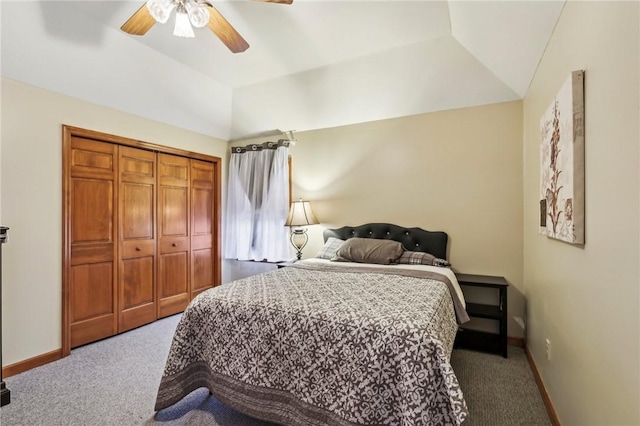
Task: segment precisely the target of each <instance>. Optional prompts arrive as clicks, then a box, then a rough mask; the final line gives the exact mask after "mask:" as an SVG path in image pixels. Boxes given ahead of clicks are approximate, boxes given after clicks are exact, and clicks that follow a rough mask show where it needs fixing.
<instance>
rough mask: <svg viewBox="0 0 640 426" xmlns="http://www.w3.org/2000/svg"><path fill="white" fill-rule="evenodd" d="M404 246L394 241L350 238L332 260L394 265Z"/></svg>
mask: <svg viewBox="0 0 640 426" xmlns="http://www.w3.org/2000/svg"><path fill="white" fill-rule="evenodd" d="M403 250H404V249H403V248H402V244H401V243H399V242H398V241H392V240H378V239H375V238H350V239H348V240H347V241H345V242H344V244H342V246H340V248H339V249H338V251H337V252H336V255H335V256H334V257H332V258H331V260H333V261H337V262H358V263H377V264H380V265H389V264H391V263H394V262H395V260H396V259H397V258H398V257H400V255H401V254H402V252H403Z"/></svg>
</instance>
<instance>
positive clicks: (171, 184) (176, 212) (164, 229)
mask: <svg viewBox="0 0 640 426" xmlns="http://www.w3.org/2000/svg"><path fill="white" fill-rule="evenodd" d="M158 237H159V244H158V253H159V267H158V295H159V296H158V297H159V304H158V317H165V316H168V315H173V314H175V313H178V312H181V311H183V310H184V308H186V307H187V304H188V303H189V301H190V300H191V297H190V292H189V287H190V284H189V277H190V265H189V259H190V252H191V241H190V200H189V159H188V158H184V157H179V156H175V155H168V154H158Z"/></svg>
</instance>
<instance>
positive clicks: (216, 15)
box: [207, 4, 249, 53]
mask: <svg viewBox="0 0 640 426" xmlns="http://www.w3.org/2000/svg"><path fill="white" fill-rule="evenodd" d="M207 7H208V8H209V28H210V29H211V31H213V33H214V34H215V35H217V36H218V38H219V39H220V40H221V41H222V42H223V43H224V44H225V46H227V47H228V48H229V50H231V51H232V52H233V53H240V52H244V51H245V50H247V49H248V48H249V43H247V42H246V40H245V39H243V38H242V36H241V35H240V34H239V33H238V32H237V31H236V30H235V29H234V28H233V27H232V26H231V24H230V23H229V22H228V21H227V20H226V19H224V17H223V16H222V15H221V14H220V12H218V11H217V10H216V8H215V7H213V6H212V5H211V4H207Z"/></svg>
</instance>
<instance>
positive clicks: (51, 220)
mask: <svg viewBox="0 0 640 426" xmlns="http://www.w3.org/2000/svg"><path fill="white" fill-rule="evenodd" d="M1 118H2V164H1V175H2V179H1V182H2V187H1V197H2V221H3V225H5V226H9V227H10V228H11V229H10V231H9V243H7V244H5V245H4V246H3V252H2V255H3V268H2V275H3V281H2V284H3V288H2V308H3V309H2V328H3V335H2V338H3V345H2V351H3V357H2V361H3V364H4V365H5V366H6V365H9V364H13V363H15V362H18V361H23V360H25V359H28V358H31V357H34V356H37V355H41V354H44V353H47V352H50V351H53V350H56V349H59V348H60V347H61V329H62V317H61V305H62V284H61V281H62V277H61V274H62V272H61V271H62V257H61V247H62V235H61V234H62V230H61V223H62V193H61V188H62V125H63V124H68V125H72V126H77V127H83V128H87V129H91V130H96V131H100V132H105V133H110V134H114V135H119V136H124V137H128V138H133V139H138V140H142V141H146V142H152V143H156V144H160V145H166V146H171V147H176V148H181V149H186V150H189V151H194V152H200V153H203V154H208V155H213V156H217V157H222V158H223V161H222V163H223V167H225V168H226V160H225V158H226V150H227V143H226V142H225V141H222V140H219V139H215V138H212V137H208V136H204V135H200V134H196V133H193V132H189V131H186V130H182V129H179V128H176V127H172V126H168V125H165V124H162V123H159V122H155V121H151V120H148V119H144V118H140V117H137V116H133V115H130V114H126V113H122V112H119V111H115V110H112V109H109V108H104V107H100V106H97V105H94V104H91V103H88V102H84V101H80V100H77V99H73V98H70V97H67V96H63V95H60V94H57V93H54V92H51V91H46V90H42V89H38V88H35V87H31V86H27V85H25V84H22V83H17V82H15V81H12V80H7V79H2V116H1Z"/></svg>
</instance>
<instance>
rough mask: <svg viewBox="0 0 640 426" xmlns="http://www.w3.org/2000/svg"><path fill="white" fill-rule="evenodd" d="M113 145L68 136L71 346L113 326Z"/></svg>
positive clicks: (108, 331)
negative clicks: (69, 138)
mask: <svg viewBox="0 0 640 426" xmlns="http://www.w3.org/2000/svg"><path fill="white" fill-rule="evenodd" d="M117 152H118V148H117V146H115V145H112V144H109V143H104V142H98V141H95V140H91V139H87V138H82V137H72V138H71V140H70V146H69V163H68V167H69V169H68V170H67V172H68V203H69V209H68V217H69V226H68V234H67V235H68V242H69V246H70V247H69V252H68V253H69V256H70V257H69V261H68V264H69V267H70V268H69V281H68V298H69V299H68V303H69V329H70V343H71V346H72V347H75V346H79V345H83V344H85V343H88V342H92V341H95V340H98V339H102V338H105V337H108V336H112V335H114V334H115V333H116V330H117V316H116V311H117V301H116V297H117V296H116V294H117V293H116V283H115V276H116V273H117V270H116V253H117V244H116V241H117V239H116V235H115V229H116V223H117V212H116V209H115V205H116V199H117V186H116V177H117Z"/></svg>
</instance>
